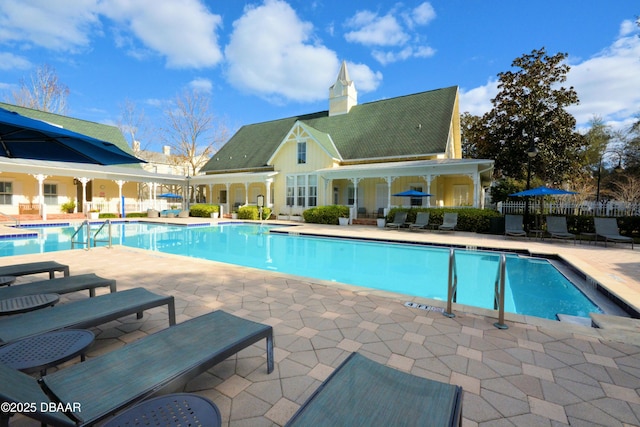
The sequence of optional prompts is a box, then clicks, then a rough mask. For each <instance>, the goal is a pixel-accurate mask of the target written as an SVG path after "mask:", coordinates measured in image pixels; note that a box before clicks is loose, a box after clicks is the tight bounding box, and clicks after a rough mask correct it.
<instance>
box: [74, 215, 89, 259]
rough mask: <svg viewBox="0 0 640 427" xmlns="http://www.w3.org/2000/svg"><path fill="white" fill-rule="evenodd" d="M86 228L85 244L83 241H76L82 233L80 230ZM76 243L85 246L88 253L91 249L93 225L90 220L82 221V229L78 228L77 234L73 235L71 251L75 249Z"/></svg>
mask: <svg viewBox="0 0 640 427" xmlns="http://www.w3.org/2000/svg"><path fill="white" fill-rule="evenodd" d="M84 227H87V233H86V236H87V238H86V241H85V242H83V241H81V240H75V237H76V236H77V235H78V233H80V230H82V229H83V228H84ZM76 243H77V244H79V245H85V248H84V249H85V250H86V251H88V250H89V249H90V248H91V224H90V223H89V220H87V219H85V220H84V221H82V224H80V227H78V229H77V230H76V232H75V233H73V236H71V249H75V247H76V246H75V245H76Z"/></svg>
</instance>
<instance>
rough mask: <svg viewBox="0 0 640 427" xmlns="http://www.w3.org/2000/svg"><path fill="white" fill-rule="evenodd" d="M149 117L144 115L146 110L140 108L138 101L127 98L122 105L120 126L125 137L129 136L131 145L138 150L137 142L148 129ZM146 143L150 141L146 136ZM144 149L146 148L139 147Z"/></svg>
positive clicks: (144, 139)
mask: <svg viewBox="0 0 640 427" xmlns="http://www.w3.org/2000/svg"><path fill="white" fill-rule="evenodd" d="M147 127H148V126H147V119H146V117H145V115H144V110H142V109H138V107H137V105H136V103H135V102H134V101H132V100H130V99H125V101H124V103H123V104H121V105H120V117H119V118H118V128H119V129H120V132H122V134H123V135H125V137H127V136H128V138H127V139H128V141H129V144H130V145H131V147H132V148H133V149H134V151H135V150H136V144H135V142H139V141H140V140H141V134H145V133H146V130H147ZM142 140H143V141H144V142H145V143H148V142H149V141H148V140H147V139H146V138H142ZM139 149H144V148H142V147H141V148H139Z"/></svg>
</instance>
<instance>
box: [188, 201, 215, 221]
mask: <svg viewBox="0 0 640 427" xmlns="http://www.w3.org/2000/svg"><path fill="white" fill-rule="evenodd" d="M214 212H220V206H218V205H209V204H204V203H202V204H196V205H191V207H190V208H189V216H196V217H200V218H211V214H212V213H214Z"/></svg>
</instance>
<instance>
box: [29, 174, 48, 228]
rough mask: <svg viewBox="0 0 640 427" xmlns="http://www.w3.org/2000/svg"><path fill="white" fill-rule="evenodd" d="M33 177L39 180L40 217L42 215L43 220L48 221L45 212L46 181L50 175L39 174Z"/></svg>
mask: <svg viewBox="0 0 640 427" xmlns="http://www.w3.org/2000/svg"><path fill="white" fill-rule="evenodd" d="M31 176H33V177H34V178H35V179H37V180H38V204H39V205H40V215H42V219H46V218H45V215H46V214H45V210H44V209H45V207H44V180H45V179H47V177H48V175H43V174H41V173H39V174H37V175H31Z"/></svg>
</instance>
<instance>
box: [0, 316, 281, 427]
mask: <svg viewBox="0 0 640 427" xmlns="http://www.w3.org/2000/svg"><path fill="white" fill-rule="evenodd" d="M265 338H266V341H267V372H268V373H271V372H272V371H273V328H272V327H271V326H269V325H263V324H260V323H256V322H252V321H250V320H245V319H242V318H240V317H236V316H234V315H232V314H229V313H226V312H224V311H215V312H213V313H209V314H205V315H203V316H199V317H196V318H193V319H191V320H187V321H185V322H182V323H180V324H178V325H176V326H173V327H171V328H167V329H163V330H161V331H159V332H156V333H154V334H151V335H148V336H146V337H143V338H140V339H139V340H137V341H134V342H132V343H130V344H127V345H125V346H123V347H120V348H118V349H116V350H113V351H110V352H108V353H105V354H102V355H100V356H97V357H94V358H90V359H88V360H87V361H85V362H83V363H78V364H75V365H73V366H69V367H66V368H64V369H61V370H59V371H57V372H54V373H50V374H48V375H46V376H45V377H43V378H42V379H41V380H40V382H38V381H37V380H36V379H35V378H32V377H30V376H29V375H27V374H24V373H22V372H19V371H17V370H15V369H12V368H9V367H7V366H4V365H0V400H1V401H3V402H15V403H20V407H21V408H24V412H23V414H24V415H25V416H27V417H30V418H33V419H36V420H38V421H41V422H43V423H47V424H50V425H54V426H78V425H90V424H94V423H97V422H98V421H101V420H104V419H105V418H107V417H109V416H110V415H112V414H114V413H116V412H117V411H119V410H121V409H123V408H125V407H126V406H128V405H131V404H133V403H136V402H138V401H140V400H142V399H144V398H146V397H149V396H150V395H152V394H154V393H157V392H158V391H159V390H161V391H162V392H170V391H173V390H175V389H177V388H181V387H183V386H184V385H185V384H186V383H187V382H188V381H189V380H191V379H193V378H195V377H197V376H198V375H200V374H201V373H203V372H205V371H207V370H208V369H210V368H211V367H213V366H214V365H216V364H218V363H220V362H222V361H223V360H226V359H227V358H229V357H231V356H233V355H234V354H236V353H238V352H239V351H240V350H242V349H244V348H247V347H249V346H251V345H253V344H254V343H257V342H258V341H260V340H262V339H265ZM26 402H33V403H35V405H33V407H31V406H28V405H26V404H25V405H23V403H26ZM49 405H53V407H54V408H60V407H63V408H64V407H68V408H70V409H71V410H70V411H68V412H67V414H65V413H63V412H62V411H49V410H46V408H48V407H49ZM42 408H45V410H43V409H42ZM74 408H75V409H76V410H73V409H74ZM0 417H1V418H2V419H1V421H2V423H0V425H1V424H4V425H8V418H9V414H8V413H7V412H2V413H0Z"/></svg>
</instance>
